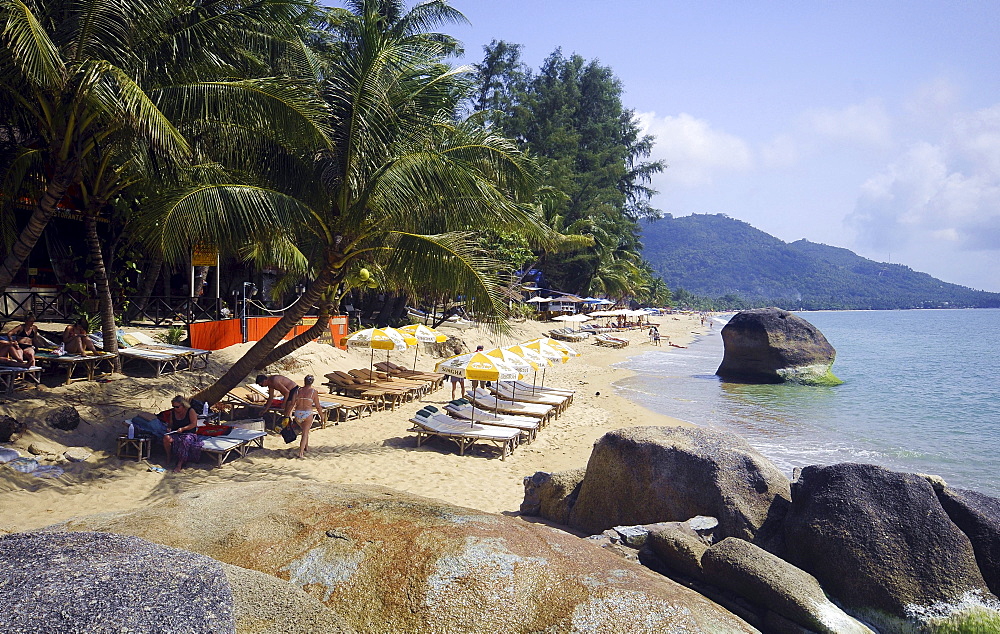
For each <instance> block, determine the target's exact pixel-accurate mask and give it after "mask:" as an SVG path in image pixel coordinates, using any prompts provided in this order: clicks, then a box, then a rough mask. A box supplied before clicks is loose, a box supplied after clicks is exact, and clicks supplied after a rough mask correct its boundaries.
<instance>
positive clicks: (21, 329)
mask: <svg viewBox="0 0 1000 634" xmlns="http://www.w3.org/2000/svg"><path fill="white" fill-rule="evenodd" d="M8 335H9V339H8V341H9V344H8V345H10V347H11V349H10V354H11V355H12V358H14V359H17V360H19V361H26V362H27V363H28V365H31V366H33V365H35V337H37V336H38V326H36V325H35V315H34V313H28V314H27V315H25V316H24V323H23V324H21V325H20V326H18V327H17V328H14V329H13V330H11V331H10V332H9V333H8Z"/></svg>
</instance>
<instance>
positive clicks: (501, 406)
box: [465, 388, 555, 425]
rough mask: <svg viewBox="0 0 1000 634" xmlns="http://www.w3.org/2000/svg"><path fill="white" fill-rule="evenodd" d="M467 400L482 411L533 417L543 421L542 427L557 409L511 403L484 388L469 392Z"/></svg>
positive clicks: (532, 404) (466, 395)
mask: <svg viewBox="0 0 1000 634" xmlns="http://www.w3.org/2000/svg"><path fill="white" fill-rule="evenodd" d="M465 398H467V399H468V400H469V401H471V402H472V403H473V404H475V405H476V406H477V407H479V408H480V409H488V410H493V411H496V412H502V413H504V414H517V415H519V416H531V417H532V418H538V419H541V423H542V425H545V423H547V422H548V420H549V418H551V417H552V415H553V414H554V413H555V408H554V407H552V406H551V405H537V404H535V403H519V402H517V401H510V400H507V399H503V398H498V397H497V396H495V395H493V394H490V393H489V392H487V391H486V390H484V389H482V388H477V389H475V390H469V391H468V392H467V393H466V394H465Z"/></svg>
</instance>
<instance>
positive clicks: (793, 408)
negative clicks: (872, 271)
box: [617, 309, 1000, 495]
mask: <svg viewBox="0 0 1000 634" xmlns="http://www.w3.org/2000/svg"><path fill="white" fill-rule="evenodd" d="M800 316H801V317H803V318H804V319H806V320H807V321H809V322H811V323H812V324H814V325H815V326H816V327H818V328H819V329H820V330H821V331H822V332H823V334H824V335H825V336H826V338H827V340H829V341H830V343H831V344H832V345H833V347H834V348H836V350H837V361H836V363H834V366H833V372H834V374H836V375H837V376H838V377H840V378H841V379H843V380H844V384H843V385H839V386H836V387H807V386H801V385H790V384H783V385H738V384H731V383H722V382H721V381H719V379H718V377H716V376H715V374H714V373H715V370H716V368H718V366H719V363H720V362H721V361H722V354H723V347H722V337H721V336H720V334H719V333H720V331H721V330H722V326H723V325H724V323H725V319H717V320H716V323H715V324H714V329H713V330H712V331H711V332H710V333H709V334H708V335H706V336H704V337H701V338H700V339H699V340H698V341H696V342H694V343H693V344H692V345H691V346H690V347H689V348H688V349H686V350H680V349H675V348H667V349H664V350H662V351H660V350H656V351H650V352H646V353H643V354H641V355H639V356H636V357H632V358H631V359H630V360H629V361H627V362H626V363H624V364H623V365H624V366H625V367H628V368H630V369H632V370H635V371H637V372H638V374H637V375H636V376H634V377H631V378H629V379H625V380H623V381H620V382H619V383H618V384H617V385H618V387H619V389H620V390H621V391H622V392H623V394H624V395H625V396H627V397H629V398H631V399H632V400H635V401H637V402H639V403H642V404H643V405H645V406H646V407H649V408H650V409H653V410H656V411H658V412H662V413H663V414H667V415H670V416H675V417H677V418H681V419H684V420H688V421H691V422H693V423H696V424H698V425H705V426H709V427H713V428H718V429H724V430H729V431H733V432H736V433H738V434H740V435H741V436H743V437H744V438H746V439H747V440H748V441H749V442H750V444H751V445H753V446H754V447H756V448H757V449H758V450H759V451H761V452H762V453H764V454H765V455H766V456H768V457H769V458H770V459H771V460H773V461H774V462H775V463H776V464H777V465H778V466H779V467H781V468H782V470H784V471H786V472H788V473H790V472H791V470H792V468H793V467H796V466H805V465H810V464H833V463H837V462H867V463H874V464H879V465H882V466H885V467H888V468H890V469H895V470H899V471H913V472H919V473H933V474H937V475H940V476H942V477H943V478H944V479H945V480H946V481H947V482H948V483H949V484H951V485H953V486H959V487H963V488H971V489H975V490H978V491H981V492H983V493H987V494H990V495H1000V469H998V467H1000V457H998V455H997V451H998V440H1000V400H998V399H997V396H996V395H997V382H998V381H1000V310H996V309H984V310H913V311H843V312H810V313H800Z"/></svg>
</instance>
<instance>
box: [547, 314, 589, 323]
mask: <svg viewBox="0 0 1000 634" xmlns="http://www.w3.org/2000/svg"><path fill="white" fill-rule="evenodd" d="M552 321H580V322H583V321H590V317H588V316H587V315H584V314H583V313H577V314H575V315H559V316H558V317H553V318H552Z"/></svg>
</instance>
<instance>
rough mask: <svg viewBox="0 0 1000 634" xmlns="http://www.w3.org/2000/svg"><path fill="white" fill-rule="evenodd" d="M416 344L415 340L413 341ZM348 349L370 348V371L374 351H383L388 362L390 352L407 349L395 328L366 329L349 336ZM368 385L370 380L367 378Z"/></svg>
mask: <svg viewBox="0 0 1000 634" xmlns="http://www.w3.org/2000/svg"><path fill="white" fill-rule="evenodd" d="M413 341H414V343H416V339H414V340H413ZM346 342H347V347H348V348H371V351H372V358H371V362H370V365H369V369H370V370H374V368H375V351H376V350H385V359H386V361H388V360H389V351H390V350H402V349H404V348H407V347H408V344H407V343H406V339H404V338H403V335H402V333H400V332H398V331H396V329H395V328H366V329H365V330H359V331H358V332H356V333H354V334H352V335H349V336H348V337H347V339H346ZM368 381H369V383H370V382H372V379H371V378H370V377H369V379H368Z"/></svg>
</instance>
